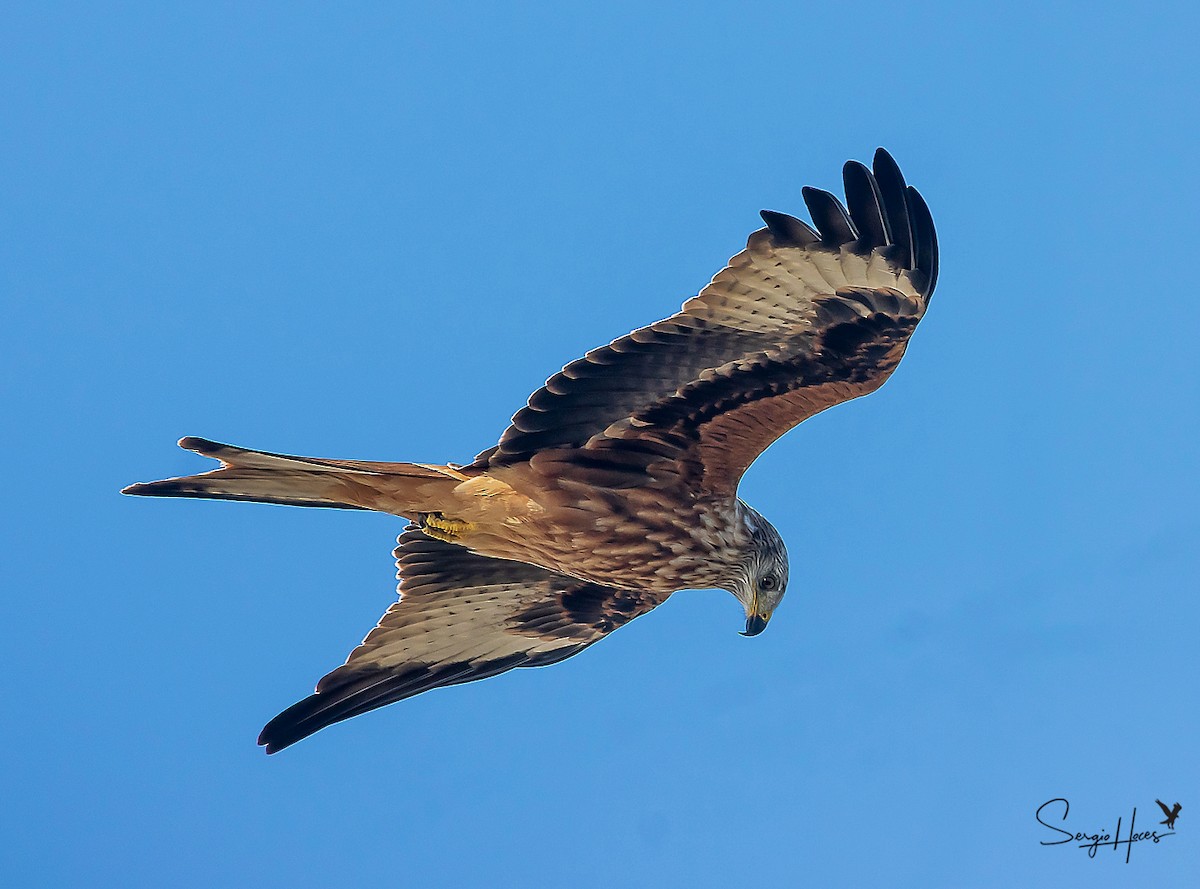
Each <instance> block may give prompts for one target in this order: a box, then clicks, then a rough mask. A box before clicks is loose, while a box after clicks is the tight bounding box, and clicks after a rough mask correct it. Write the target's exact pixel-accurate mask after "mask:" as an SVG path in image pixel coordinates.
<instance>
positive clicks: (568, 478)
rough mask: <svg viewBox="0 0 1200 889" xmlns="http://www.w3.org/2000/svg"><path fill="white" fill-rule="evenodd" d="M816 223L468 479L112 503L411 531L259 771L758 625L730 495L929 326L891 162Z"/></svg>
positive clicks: (242, 456)
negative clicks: (646, 617)
mask: <svg viewBox="0 0 1200 889" xmlns="http://www.w3.org/2000/svg"><path fill="white" fill-rule="evenodd" d="M843 178H844V182H845V192H846V204H845V205H843V204H842V203H841V202H840V201H839V200H838V199H837V198H836V197H834V196H833V195H832V194H830V193H829V192H826V191H821V190H818V189H815V188H808V187H806V188H804V189H803V192H802V193H803V197H804V201H805V203H806V204H807V206H808V210H809V213H810V215H811V217H812V222H813V224H812V225H811V226H810V225H808V224H806V223H804V222H802V221H801V220H799V219H797V218H795V217H793V216H788V215H786V214H783V213H777V212H773V211H766V210H764V211H763V212H762V217H763V219H764V221H765V222H766V228H762V229H759V230H758V231H755V232H754V233H753V234H751V235H750V237H749V241H748V243H747V245H746V249H745V250H743V251H742V252H740V253H738V254H737V255H736V256H734V257H733V258H732V259H731V260H730V261H729V264H728V265H727V266H726V267H725V268H724V269H722V270H721V271H719V272H718V273H717V274H716V276H715V277H714V278H713V279H712V281H711V282H710V283H709V284H708V285H707V286H706V287H704V289H702V290H701V291H700V292H699V294H698V295H696V296H695V297H692V298H691V299H689V300H687V301H686V302H685V303H684V304H683V307H682V309H681V310H680V311H679V312H677V313H676V314H674V315H672V316H670V317H669V318H666V319H664V320H662V321H657V322H655V323H653V324H650V325H649V326H647V327H642V328H639V329H638V330H635V331H633V332H632V333H630V334H628V335H626V336H623V337H620V338H619V339H616V340H614V341H613V342H611V343H609V344H608V345H607V346H602V347H600V348H598V349H595V350H593V351H591V352H588V353H587V354H586V355H585V356H584V357H583V358H580V359H579V360H577V361H573V362H571V363H570V364H568V365H567V366H566V367H564V368H563V369H562V370H561V371H560V372H559V373H556V374H555V375H554V376H552V377H550V379H549V380H547V381H546V385H545V386H543V387H542V388H541V389H539V390H538V391H537V392H535V393H533V395H532V396H531V397H530V398H529V402H528V404H527V405H526V406H525V407H523V408H521V410H519V411H517V413H516V414H515V415H514V416H513V418H512V423H511V425H510V426H509V427H508V428H507V429H506V430H505V431H504V433H503V434H502V435H501V436H500V440H499V442H498V444H496V445H495V446H494V447H491V448H488V449H487V450H485V451H483V452H482V453H481V454H479V455H478V456H477V457H476V458H475V459H474V461H473V462H471V463H469V464H467V465H459V464H453V463H449V464H428V463H376V462H366V461H358V460H328V459H318V458H311V457H293V456H285V455H282V454H273V453H267V452H265V451H254V450H248V449H245V448H239V447H233V446H230V445H224V444H218V443H216V442H212V441H208V440H205V439H201V438H191V437H189V438H184V439H182V440H181V441H180V442H179V444H180V446H181V447H183V448H186V449H188V450H192V451H195V452H197V453H199V454H202V455H204V456H206V457H214V458H216V459H217V460H219V461H220V463H221V465H220V467H219V468H217V469H214V470H212V471H210V472H206V473H204V474H202V475H194V476H188V477H184V478H173V479H167V480H164V481H157V482H149V483H146V484H135V485H131V486H129V487H127V488H125V490H124V493H127V494H139V495H149V496H155V497H207V498H216V499H224V500H249V501H254V502H259V503H280V504H290V505H294V506H326V507H336V508H341V509H373V510H378V511H380V512H386V513H391V514H393V515H396V516H401V517H403V518H406V519H408V520H409V522H410V524H409V525H408V527H407V528H406V529H405V530H404V532H403V533H402V534H401V535H400V537H399V546H398V547H397V548H396V550H395V558H396V563H397V565H398V567H399V571H398V575H397V576H398V577H399V581H400V584H399V593H400V598H399V601H398V602H396V603H394V604H393V605H392V606H391V607H390V608H389V609H388V610H387V612H386V613H385V614H384V615H383V617H382V619H381V620H380V621H379V624H378V626H376V627H375V629H373V630H372V631H371V632H370V633H369V634H368V635H367V637H366V638H365V639H364V640H363V642H362V644H361V645H359V646H358V647H357V648H355V649H354V650H353V651H352V652H351V653H350V656H349V659H348V660H347V661H346V663H345V664H344V665H343V666H341V667H338V668H337V669H335V670H334V671H333V672H331V673H329V674H328V675H327V676H325V677H324V678H323V679H321V680H320V682H319V683H318V684H317V688H316V692H315V693H314V694H312V695H310V696H309V697H307V698H305V699H304V700H302V701H300V702H299V703H298V704H295V705H294V706H292V707H290V708H288V709H287V710H285V711H284V712H283V713H281V714H279V715H278V716H277V717H275V718H274V719H273V720H271V721H270V722H269V723H268V724H267V726H266V727H265V728H264V729H263V731H262V734H261V735H260V736H259V744H260V745H262V746H265V747H266V749H267V752H268V753H274V752H276V751H278V750H282V749H283V748H285V747H287V746H289V745H291V744H294V743H296V742H297V741H299V740H301V739H302V738H305V737H307V736H308V735H311V734H312V733H313V732H316V731H319V730H320V729H322V728H324V727H326V726H328V725H331V724H332V723H335V722H339V721H341V720H344V719H349V718H350V717H352V716H357V715H358V714H360V713H365V712H367V711H368V710H373V709H375V708H377V707H382V706H384V705H385V704H390V703H392V702H394V701H399V700H401V699H403V698H407V697H410V696H412V695H415V694H419V693H421V692H423V691H428V690H429V689H432V688H437V687H440V686H446V685H455V684H458V683H462V682H469V681H472V680H475V679H482V678H484V677H487V676H494V675H496V674H498V673H503V672H505V671H506V670H511V669H513V668H515V667H535V666H541V665H545V664H553V663H557V662H558V661H561V660H563V659H565V658H568V657H570V656H571V655H574V654H577V653H578V652H580V651H582V650H583V649H585V648H587V647H588V646H589V645H591V644H593V643H594V642H597V641H598V640H600V639H602V638H604V636H606V635H608V634H609V633H611V632H612V631H613V630H615V629H617V628H618V627H621V626H623V625H624V624H626V623H628V622H629V621H631V620H633V619H634V618H635V617H638V616H639V615H643V614H646V613H647V612H648V611H650V610H651V609H653V608H655V607H656V606H658V605H660V604H662V603H663V602H664V601H665V600H666V599H667V597H668V596H670V595H671V594H672V593H674V592H676V591H678V590H684V589H696V588H710V587H717V588H722V589H725V590H728V591H729V592H731V593H732V594H733V595H734V596H735V597H736V598H737V599H738V601H739V602H740V603H741V605H742V607H743V608H744V610H745V614H746V628H745V635H748V636H753V635H755V634H757V633H760V632H762V630H763V629H764V628H765V627H766V626H767V621H769V620H770V619H771V615H772V613H773V612H774V611H775V608H776V606H777V605H778V604H779V601H780V599H782V598H783V594H784V590H785V589H786V587H787V582H788V561H787V554H786V552H785V550H784V545H783V541H782V540H781V539H780V536H779V533H778V532H777V531H776V530H775V528H774V527H773V526H772V525H771V523H770V522H768V521H767V520H766V519H765V518H763V517H762V516H761V515H760V514H759V513H758V512H756V511H755V510H754V509H753V508H752V507H750V506H749V505H747V504H746V503H744V502H743V501H742V500H740V499H739V498H738V496H737V488H738V482H739V480H740V479H741V477H742V474H743V473H744V472H745V470H746V469H747V468H748V467H749V466H750V464H751V463H752V462H753V461H754V460H755V459H756V458H757V457H758V455H759V454H760V453H762V452H763V450H765V449H766V447H767V446H768V445H770V444H771V443H772V442H773V441H774V440H775V439H777V438H778V437H779V436H781V435H782V434H783V433H784V432H786V431H788V430H789V429H791V428H792V427H793V426H795V425H796V424H797V423H799V422H801V421H802V420H805V419H806V418H808V417H811V416H813V415H814V414H816V413H818V412H819V411H822V410H824V409H825V408H828V407H831V406H832V405H835V404H839V403H840V402H843V401H848V400H849V399H852V398H857V397H858V396H860V395H865V394H867V393H868V392H872V391H874V390H875V389H877V388H878V387H879V386H880V385H881V384H882V383H883V382H884V381H885V380H886V379H887V378H888V377H889V376H890V375H891V373H892V371H893V370H894V369H895V368H896V365H897V364H898V363H899V361H900V358H901V356H903V354H904V350H905V348H906V347H907V345H908V340H909V337H910V336H911V335H912V332H913V329H914V328H915V327H916V325H917V322H919V321H920V320H921V317H922V315H923V314H924V313H925V308H926V305H927V304H928V302H929V298H930V295H931V294H932V293H933V289H934V285H935V283H936V281H937V272H938V251H937V238H936V235H935V232H934V227H933V220H932V218H931V216H930V214H929V209H928V208H927V206H926V204H925V201H924V200H923V199H922V198H921V196H920V195H919V194H918V193H917V191H916V190H915V189H914V188H912V187H911V186H908V185H906V184H905V181H904V178H903V176H902V175H901V173H900V170H899V168H898V167H897V166H896V163H895V161H894V160H893V159H892V157H891V155H889V154H888V153H887V152H886V151H884V150H883V149H880V150H879V151H877V152H876V154H875V158H874V163H873V169H868V168H867V167H866V166H864V165H863V164H860V163H857V162H854V161H851V162H848V163H847V164H846V165H845V167H844V170H843Z"/></svg>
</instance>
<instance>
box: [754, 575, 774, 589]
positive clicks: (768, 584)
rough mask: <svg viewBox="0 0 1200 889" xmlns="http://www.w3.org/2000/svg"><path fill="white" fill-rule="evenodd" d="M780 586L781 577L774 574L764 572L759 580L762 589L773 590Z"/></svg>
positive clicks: (759, 586)
mask: <svg viewBox="0 0 1200 889" xmlns="http://www.w3.org/2000/svg"><path fill="white" fill-rule="evenodd" d="M778 586H779V578H778V577H776V576H775V575H774V574H764V575H763V576H762V577H761V578H759V581H758V588H759V589H760V590H773V589H775V588H776V587H778Z"/></svg>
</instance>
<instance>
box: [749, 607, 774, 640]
mask: <svg viewBox="0 0 1200 889" xmlns="http://www.w3.org/2000/svg"><path fill="white" fill-rule="evenodd" d="M770 619H771V615H769V614H759V613H758V612H753V613H751V615H750V616H749V617H748V618H746V632H744V633H742V635H743V636H757V635H758V634H759V633H761V632H762V631H763V630H765V629H766V628H767V621H769V620H770Z"/></svg>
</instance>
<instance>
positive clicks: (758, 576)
mask: <svg viewBox="0 0 1200 889" xmlns="http://www.w3.org/2000/svg"><path fill="white" fill-rule="evenodd" d="M738 513H739V516H740V518H741V521H742V525H743V527H744V528H745V530H746V532H747V537H748V540H749V544H748V546H747V547H746V550H745V553H746V555H745V559H744V561H743V564H742V571H741V572H740V574H739V575H738V577H737V579H736V580H735V581H734V585H733V586H734V588H733V589H732V590H730V592H732V593H733V595H734V596H736V597H737V600H738V601H739V602H741V603H742V607H743V608H744V609H745V610H746V632H745V633H744V634H743V635H745V636H757V635H758V634H759V633H761V632H762V631H763V630H765V629H766V628H767V622H768V621H770V619H771V615H772V614H774V613H775V609H776V607H778V605H779V602H780V600H781V599H783V594H784V593H785V592H786V591H787V583H788V558H787V550H786V549H785V548H784V545H783V538H782V537H780V536H779V532H778V531H776V530H775V528H774V527H773V526H772V525H771V523H770V522H768V521H767V520H766V519H764V518H763V517H762V516H761V515H759V513H758V511H757V510H755V509H754V508H753V507H750V506H747V505H746V504H745V503H743V502H742V501H741V500H739V501H738Z"/></svg>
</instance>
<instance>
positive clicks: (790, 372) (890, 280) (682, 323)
mask: <svg viewBox="0 0 1200 889" xmlns="http://www.w3.org/2000/svg"><path fill="white" fill-rule="evenodd" d="M843 176H844V180H845V187H846V198H847V205H848V206H849V210H847V209H846V208H845V207H844V206H843V205H842V204H841V203H840V202H839V201H838V200H837V198H835V197H834V196H833V195H831V194H829V193H828V192H824V191H819V190H817V189H813V188H805V189H804V190H803V194H804V200H805V203H806V204H807V205H808V209H809V212H810V213H811V215H812V218H813V221H814V223H815V225H816V230H814V229H813V228H811V227H809V226H808V225H806V224H805V223H803V222H801V221H800V220H799V219H796V218H794V217H791V216H786V215H784V214H781V213H774V212H769V211H764V212H763V218H764V220H765V221H766V223H767V227H766V228H764V229H760V230H759V231H756V232H754V234H752V235H751V236H750V239H749V242H748V244H747V246H746V249H745V250H744V251H742V252H741V253H739V254H737V255H736V256H734V257H733V259H731V260H730V262H729V265H728V266H726V268H724V269H723V270H722V271H720V272H719V273H717V275H716V276H715V277H714V278H713V280H712V282H711V283H710V284H709V285H708V286H707V287H705V288H704V289H703V290H701V291H700V293H699V295H697V296H696V297H694V298H692V299H689V300H688V301H687V302H685V303H684V305H683V309H682V311H680V312H679V313H677V314H675V315H673V316H671V317H670V318H667V319H665V320H663V321H659V322H657V323H655V324H651V325H650V326H649V327H643V328H641V329H640V330H636V331H634V332H633V333H630V334H628V335H627V336H624V337H621V338H620V339H617V340H614V341H613V342H612V343H610V344H609V345H607V346H604V347H602V348H599V349H596V350H594V351H592V352H589V353H588V354H587V355H586V356H585V357H583V358H581V359H579V360H578V361H574V362H572V363H571V364H568V365H567V366H566V367H565V368H563V370H562V371H561V372H560V373H557V374H555V375H554V376H553V377H551V378H550V379H549V380H548V381H547V382H546V385H545V386H544V387H543V388H542V389H539V390H538V391H537V392H535V393H534V394H533V395H532V396H531V397H530V399H529V403H528V405H527V406H526V407H524V408H522V409H521V410H520V411H519V412H517V414H516V415H514V417H513V420H512V425H510V426H509V427H508V429H507V430H506V431H505V432H504V434H503V436H502V437H501V439H500V442H499V444H498V445H497V446H496V447H494V448H492V449H491V450H488V451H485V452H484V453H482V454H480V455H479V457H477V458H476V460H477V463H476V465H479V466H488V467H491V468H497V467H500V466H504V465H507V464H514V463H520V462H528V463H529V464H530V465H532V466H533V467H535V468H537V467H539V465H540V466H541V468H542V469H544V470H545V471H547V472H553V473H556V474H558V475H560V476H567V477H570V478H576V479H579V480H581V481H583V482H587V483H591V484H595V485H598V486H606V487H622V486H635V485H643V484H645V479H646V476H647V474H649V475H650V476H651V477H660V478H661V477H670V476H680V475H686V476H687V479H688V484H689V485H690V486H692V487H693V488H694V489H695V490H697V491H699V492H701V493H703V492H705V491H708V492H711V493H722V494H727V493H732V492H733V491H734V490H736V488H737V483H738V480H739V479H740V477H741V475H742V473H743V472H744V471H745V470H746V468H747V467H748V466H749V465H750V464H751V463H752V462H753V461H754V460H755V458H756V457H757V456H758V455H759V454H760V453H762V451H763V450H765V449H766V447H767V446H768V445H769V444H770V443H771V442H773V441H774V440H775V439H776V438H778V437H779V436H780V435H782V434H783V433H784V432H786V431H787V430H788V429H790V428H792V427H793V426H795V425H796V424H797V423H799V422H801V421H802V420H804V419H806V418H808V417H810V416H812V415H813V414H815V413H817V412H818V411H821V410H824V409H825V408H827V407H830V406H832V405H834V404H838V403H839V402H842V401H847V400H849V399H851V398H855V397H857V396H859V395H863V394H866V393H867V392H871V391H872V390H874V389H876V388H877V387H878V386H880V385H881V384H882V383H883V381H884V380H886V379H887V377H888V376H889V375H890V374H891V372H892V370H893V369H894V368H895V367H896V364H897V363H898V362H899V361H900V358H901V356H902V355H903V353H904V349H905V347H906V345H907V343H908V338H909V335H910V334H911V333H912V331H913V328H914V327H915V326H916V324H917V322H918V321H919V320H920V318H921V316H922V314H923V313H924V311H925V306H926V304H927V302H928V300H929V297H930V295H931V294H932V293H933V288H934V285H935V283H936V279H937V239H936V234H935V232H934V227H933V220H932V217H931V216H930V214H929V210H928V208H927V207H926V205H925V202H924V200H922V198H921V196H920V195H919V194H918V193H917V192H916V190H915V189H913V188H911V187H910V186H908V185H906V184H905V182H904V179H903V177H902V175H901V173H900V170H899V168H898V167H897V166H896V163H895V161H893V160H892V158H891V156H890V155H889V154H888V153H887V152H886V151H884V150H883V149H880V150H879V151H878V152H876V154H875V160H874V170H873V171H872V170H868V169H867V168H866V167H865V166H863V165H862V164H859V163H857V162H854V161H851V162H849V163H847V164H846V166H845V168H844V171H843Z"/></svg>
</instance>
